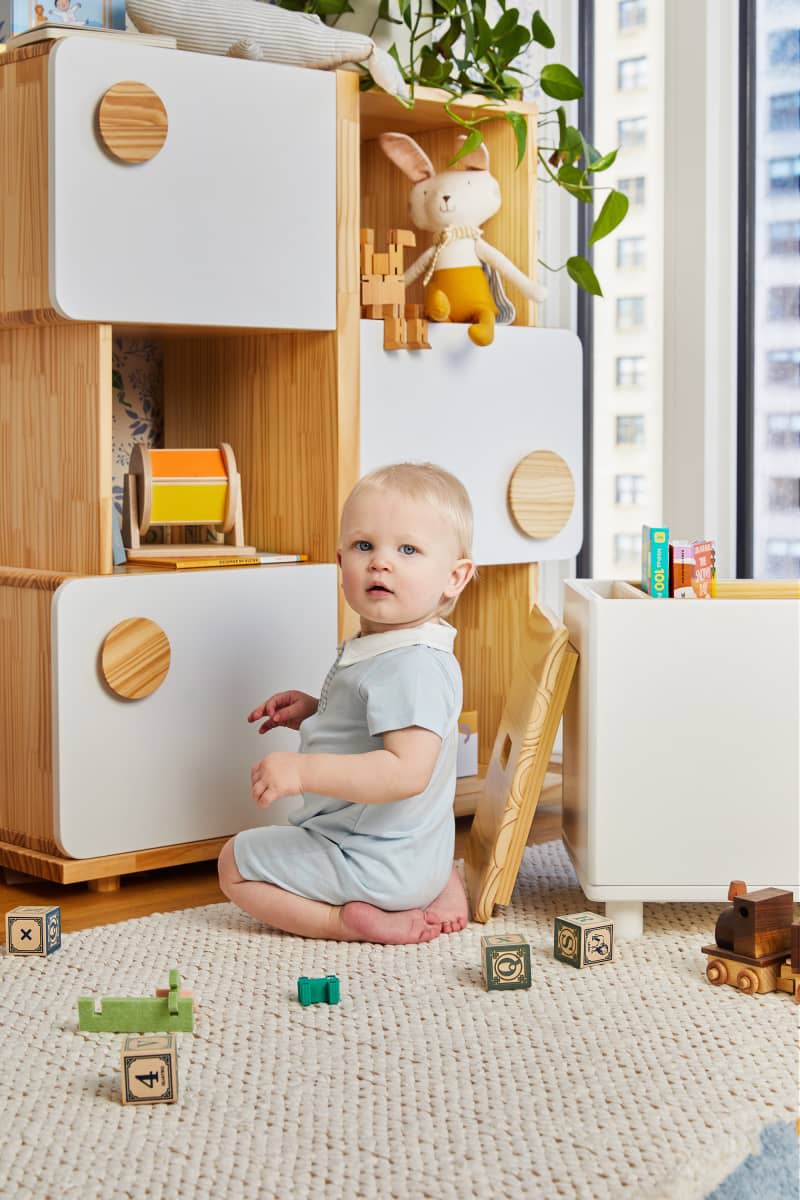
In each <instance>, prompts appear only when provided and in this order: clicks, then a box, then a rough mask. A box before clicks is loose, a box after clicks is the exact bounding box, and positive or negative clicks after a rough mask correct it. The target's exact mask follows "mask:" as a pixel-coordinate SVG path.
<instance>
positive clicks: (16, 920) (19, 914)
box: [6, 904, 61, 958]
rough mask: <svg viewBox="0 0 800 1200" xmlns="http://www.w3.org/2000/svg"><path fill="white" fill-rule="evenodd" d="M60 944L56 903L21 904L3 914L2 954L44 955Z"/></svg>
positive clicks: (59, 916)
mask: <svg viewBox="0 0 800 1200" xmlns="http://www.w3.org/2000/svg"><path fill="white" fill-rule="evenodd" d="M60 946H61V909H60V908H59V907H58V905H57V904H52V905H51V904H24V905H21V906H20V907H18V908H12V909H11V911H10V912H7V913H6V954H16V955H19V956H20V957H25V956H28V955H33V956H36V957H39V958H47V956H48V955H49V954H52V953H53V952H54V951H56V950H58V949H59V947H60Z"/></svg>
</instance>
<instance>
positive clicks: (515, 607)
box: [448, 563, 538, 765]
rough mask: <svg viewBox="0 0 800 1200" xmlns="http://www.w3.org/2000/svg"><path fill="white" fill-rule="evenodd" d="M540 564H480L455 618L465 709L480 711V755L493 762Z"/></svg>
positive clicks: (452, 618) (532, 601)
mask: <svg viewBox="0 0 800 1200" xmlns="http://www.w3.org/2000/svg"><path fill="white" fill-rule="evenodd" d="M537 578H538V569H537V567H536V564H535V563H534V564H531V565H528V564H527V563H522V564H520V563H515V564H513V565H510V566H494V567H481V570H480V575H479V577H478V578H477V579H476V580H473V581H472V582H471V583H470V584H468V586H467V589H466V591H465V592H464V593H463V595H462V597H461V599H460V600H459V602H458V604H457V605H456V608H455V609H454V611H453V614H452V616H451V617H449V618H448V620H450V621H451V622H452V623H453V624H454V625H455V627H456V629H457V630H458V637H457V638H456V642H455V653H456V657H457V658H458V661H459V663H460V665H461V673H462V675H463V678H464V709H465V711H466V710H469V709H477V712H478V728H479V738H478V756H479V761H480V762H481V763H482V764H484V765H485V764H486V763H488V761H489V759H490V757H491V753H492V746H493V744H494V738H495V734H496V732H497V727H498V725H499V724H500V716H501V714H502V711H503V705H504V704H505V702H506V697H507V695H508V690H509V687H510V681H511V677H512V673H513V670H514V667H515V666H516V663H517V659H518V657H519V651H520V645H521V642H522V637H523V634H524V631H525V629H526V628H527V624H528V618H529V615H530V611H531V607H532V605H533V603H534V601H535V600H536V586H537Z"/></svg>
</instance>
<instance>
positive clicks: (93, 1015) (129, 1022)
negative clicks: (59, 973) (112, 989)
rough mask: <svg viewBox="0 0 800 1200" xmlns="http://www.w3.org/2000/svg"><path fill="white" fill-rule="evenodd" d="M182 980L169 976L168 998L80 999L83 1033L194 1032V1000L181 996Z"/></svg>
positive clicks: (80, 1019)
mask: <svg viewBox="0 0 800 1200" xmlns="http://www.w3.org/2000/svg"><path fill="white" fill-rule="evenodd" d="M180 985H181V977H180V975H179V973H178V972H177V971H176V970H175V969H173V970H171V971H170V973H169V991H168V992H167V994H166V996H104V997H103V999H102V1000H97V1001H95V1000H94V999H93V998H92V997H91V996H81V997H80V998H79V1000H78V1028H79V1029H81V1030H82V1031H83V1032H84V1033H176V1032H177V1033H181V1032H183V1033H191V1032H192V1030H193V1029H194V1001H193V999H192V997H191V996H184V995H181V992H180Z"/></svg>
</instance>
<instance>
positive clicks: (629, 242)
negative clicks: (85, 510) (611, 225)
mask: <svg viewBox="0 0 800 1200" xmlns="http://www.w3.org/2000/svg"><path fill="white" fill-rule="evenodd" d="M646 262H647V243H646V240H645V239H644V238H643V237H621V238H618V239H617V266H618V267H619V268H620V269H621V270H622V269H626V268H627V269H630V268H632V267H643V266H644V265H645V263H646Z"/></svg>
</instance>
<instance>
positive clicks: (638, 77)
mask: <svg viewBox="0 0 800 1200" xmlns="http://www.w3.org/2000/svg"><path fill="white" fill-rule="evenodd" d="M647 77H648V70H647V55H645V54H639V55H637V56H636V58H621V59H620V60H619V62H618V63H617V89H618V91H620V92H637V91H639V90H640V89H642V88H646V87H647Z"/></svg>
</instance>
